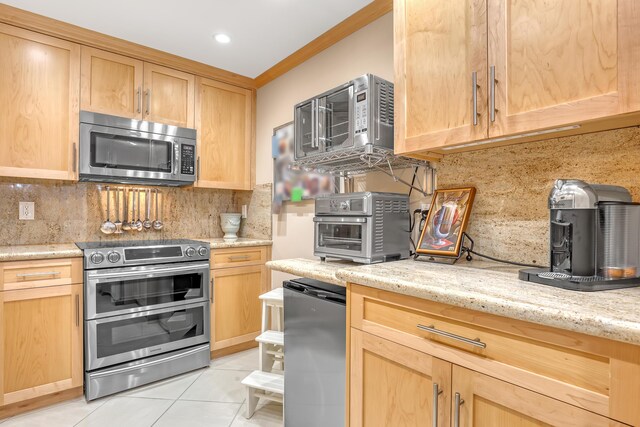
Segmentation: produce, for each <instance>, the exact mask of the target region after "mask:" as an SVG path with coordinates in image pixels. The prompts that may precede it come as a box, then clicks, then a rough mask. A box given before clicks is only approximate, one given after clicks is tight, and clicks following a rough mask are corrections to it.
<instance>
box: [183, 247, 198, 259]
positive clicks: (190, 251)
mask: <svg viewBox="0 0 640 427" xmlns="http://www.w3.org/2000/svg"><path fill="white" fill-rule="evenodd" d="M184 254H185V255H186V256H188V257H192V256H194V255H195V254H196V250H195V249H193V248H192V247H191V246H189V247H188V248H187V249H186V250H185V251H184Z"/></svg>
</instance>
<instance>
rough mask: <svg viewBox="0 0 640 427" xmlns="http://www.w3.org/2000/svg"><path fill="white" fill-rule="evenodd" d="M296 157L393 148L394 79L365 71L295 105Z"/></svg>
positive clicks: (302, 157) (297, 158)
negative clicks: (391, 80) (365, 72)
mask: <svg viewBox="0 0 640 427" xmlns="http://www.w3.org/2000/svg"><path fill="white" fill-rule="evenodd" d="M294 128H295V144H294V145H295V160H296V161H298V160H302V159H306V158H309V157H318V156H322V155H325V154H326V155H331V156H333V157H335V156H336V155H338V154H339V153H343V152H344V153H348V152H353V151H354V150H355V151H357V152H362V151H363V148H364V147H365V146H374V147H378V148H386V149H390V150H393V83H391V82H389V81H387V80H384V79H382V78H380V77H377V76H374V75H372V74H365V75H363V76H360V77H358V78H356V79H354V80H351V81H349V82H347V83H345V84H343V85H340V86H338V87H336V88H333V89H331V90H328V91H326V92H324V93H322V94H320V95H318V96H314V97H313V98H311V99H308V100H306V101H303V102H301V103H299V104H297V105H296V106H295V107H294Z"/></svg>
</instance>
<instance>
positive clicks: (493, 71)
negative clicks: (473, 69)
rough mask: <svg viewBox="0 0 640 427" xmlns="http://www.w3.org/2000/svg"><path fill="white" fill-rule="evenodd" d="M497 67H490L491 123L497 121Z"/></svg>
mask: <svg viewBox="0 0 640 427" xmlns="http://www.w3.org/2000/svg"><path fill="white" fill-rule="evenodd" d="M496 83H498V81H497V80H496V66H495V65H492V66H491V67H489V116H490V118H491V122H492V123H493V122H495V121H496V111H498V110H496Z"/></svg>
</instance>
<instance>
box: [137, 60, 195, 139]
mask: <svg viewBox="0 0 640 427" xmlns="http://www.w3.org/2000/svg"><path fill="white" fill-rule="evenodd" d="M194 91H195V76H194V75H193V74H188V73H184V72H182V71H177V70H173V69H171V68H167V67H162V66H160V65H155V64H150V63H148V62H145V64H144V116H143V117H144V119H145V120H149V121H152V122H158V123H163V124H168V125H174V126H180V127H188V128H192V127H193V120H194V116H193V109H194V96H195V92H194Z"/></svg>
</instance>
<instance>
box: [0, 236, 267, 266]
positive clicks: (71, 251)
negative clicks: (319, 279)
mask: <svg viewBox="0 0 640 427" xmlns="http://www.w3.org/2000/svg"><path fill="white" fill-rule="evenodd" d="M194 240H200V241H202V242H209V244H210V245H211V249H225V248H239V247H247V246H271V244H272V243H273V242H272V241H271V240H265V239H248V238H244V237H241V238H239V239H238V240H236V241H234V242H228V241H225V240H223V239H194ZM81 256H82V251H81V250H80V249H78V247H77V246H76V245H75V243H62V244H51V245H29V246H20V245H18V246H0V262H3V261H26V260H31V259H48V258H73V257H81Z"/></svg>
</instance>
